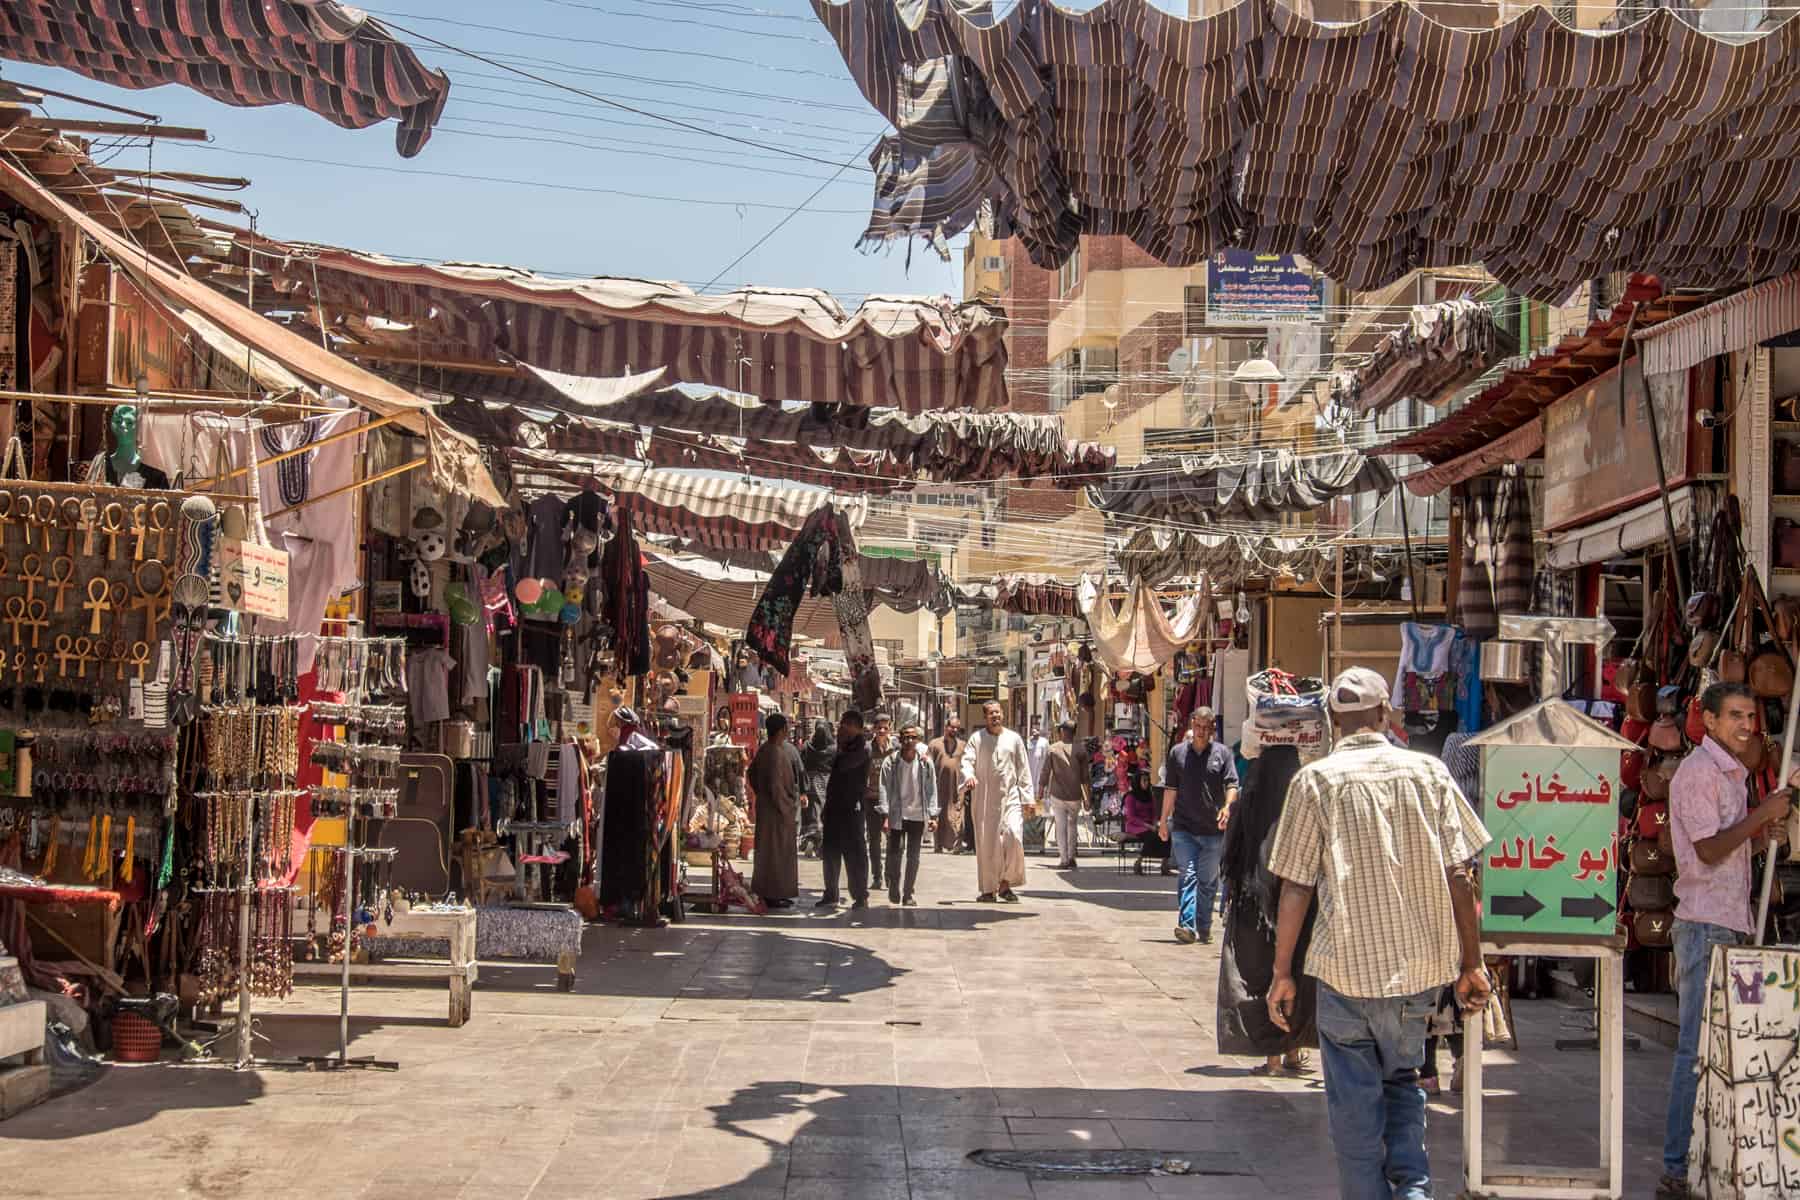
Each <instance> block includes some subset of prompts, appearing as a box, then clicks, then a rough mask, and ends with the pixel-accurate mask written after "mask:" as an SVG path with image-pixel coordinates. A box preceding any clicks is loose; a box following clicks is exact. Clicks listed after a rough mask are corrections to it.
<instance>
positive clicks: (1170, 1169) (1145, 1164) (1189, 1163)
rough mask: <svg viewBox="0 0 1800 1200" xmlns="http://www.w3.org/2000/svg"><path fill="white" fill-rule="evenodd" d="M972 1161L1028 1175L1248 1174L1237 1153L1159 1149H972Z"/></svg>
mask: <svg viewBox="0 0 1800 1200" xmlns="http://www.w3.org/2000/svg"><path fill="white" fill-rule="evenodd" d="M969 1161H970V1162H975V1163H980V1164H981V1165H982V1166H984V1167H992V1168H994V1169H995V1170H997V1171H1023V1172H1025V1173H1026V1174H1028V1175H1051V1176H1055V1175H1248V1174H1249V1173H1250V1172H1249V1170H1248V1168H1246V1167H1245V1166H1244V1165H1243V1164H1242V1163H1241V1162H1240V1161H1239V1160H1238V1158H1237V1156H1236V1155H1234V1154H1170V1153H1165V1152H1162V1151H1157V1150H973V1151H971V1152H970V1153H969Z"/></svg>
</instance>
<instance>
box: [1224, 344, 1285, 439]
mask: <svg viewBox="0 0 1800 1200" xmlns="http://www.w3.org/2000/svg"><path fill="white" fill-rule="evenodd" d="M1231 381H1232V382H1233V383H1236V384H1239V385H1241V386H1242V387H1243V389H1244V394H1245V395H1246V396H1248V397H1249V400H1250V420H1249V422H1248V424H1249V426H1250V441H1251V443H1252V444H1256V443H1259V442H1261V441H1262V413H1263V407H1264V405H1265V404H1266V403H1267V402H1268V401H1269V400H1271V399H1273V398H1274V397H1275V396H1276V395H1277V394H1278V393H1276V392H1275V391H1274V389H1275V388H1278V387H1279V386H1280V385H1282V384H1284V383H1286V382H1287V376H1286V375H1283V374H1282V373H1281V368H1280V367H1278V366H1276V365H1275V364H1274V363H1272V362H1270V361H1269V358H1268V354H1267V344H1266V343H1265V345H1264V348H1263V349H1261V350H1258V351H1257V352H1256V355H1255V357H1253V358H1247V359H1245V360H1244V363H1243V365H1242V366H1240V367H1238V369H1237V370H1235V371H1233V372H1232V373H1231Z"/></svg>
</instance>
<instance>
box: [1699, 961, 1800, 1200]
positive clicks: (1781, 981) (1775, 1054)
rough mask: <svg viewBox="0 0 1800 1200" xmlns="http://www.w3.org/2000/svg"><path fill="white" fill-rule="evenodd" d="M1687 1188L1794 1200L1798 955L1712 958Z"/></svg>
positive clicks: (1711, 1194)
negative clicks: (1791, 1199) (1792, 1199)
mask: <svg viewBox="0 0 1800 1200" xmlns="http://www.w3.org/2000/svg"><path fill="white" fill-rule="evenodd" d="M1706 990H1707V1002H1706V1024H1705V1027H1704V1028H1703V1029H1702V1030H1701V1036H1700V1092H1699V1096H1698V1099H1697V1102H1696V1103H1695V1105H1694V1138H1693V1143H1692V1148H1691V1149H1690V1150H1689V1152H1688V1185H1689V1187H1690V1188H1692V1189H1693V1192H1694V1194H1695V1195H1696V1196H1702V1197H1705V1198H1706V1200H1727V1198H1728V1197H1729V1198H1730V1200H1778V1198H1791V1197H1795V1196H1800V952H1797V951H1794V950H1782V949H1776V948H1773V947H1759V948H1752V947H1738V946H1732V947H1725V946H1720V947H1718V948H1716V949H1715V950H1714V951H1713V959H1712V969H1711V971H1710V973H1709V974H1708V976H1707V988H1706Z"/></svg>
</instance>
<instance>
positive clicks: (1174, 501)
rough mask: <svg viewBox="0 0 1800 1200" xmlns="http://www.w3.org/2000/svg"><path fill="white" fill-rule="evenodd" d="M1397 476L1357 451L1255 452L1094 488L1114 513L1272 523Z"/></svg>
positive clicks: (1151, 469)
mask: <svg viewBox="0 0 1800 1200" xmlns="http://www.w3.org/2000/svg"><path fill="white" fill-rule="evenodd" d="M1393 486H1394V476H1393V472H1391V471H1389V470H1388V468H1387V465H1386V464H1385V463H1383V462H1381V461H1380V460H1379V459H1374V458H1368V457H1366V456H1365V455H1363V454H1362V453H1361V452H1360V451H1357V450H1336V451H1331V452H1329V453H1325V454H1308V455H1298V454H1295V453H1294V452H1293V451H1291V450H1265V449H1257V450H1252V451H1250V452H1249V453H1248V454H1247V455H1244V456H1241V457H1240V456H1238V455H1232V456H1229V457H1225V456H1219V455H1207V456H1198V455H1192V456H1190V455H1184V456H1182V457H1181V458H1180V459H1178V460H1177V459H1170V460H1156V461H1152V462H1148V463H1145V464H1144V465H1142V466H1139V467H1134V468H1132V469H1130V470H1128V471H1119V472H1115V473H1114V474H1113V475H1111V476H1109V477H1108V478H1107V480H1106V482H1104V483H1102V484H1099V485H1097V486H1094V487H1090V488H1089V489H1088V500H1089V502H1090V503H1092V504H1093V506H1094V507H1095V508H1097V509H1099V510H1100V511H1101V512H1104V513H1106V514H1107V515H1108V516H1115V517H1137V518H1166V519H1172V520H1173V519H1179V520H1184V521H1198V522H1205V521H1214V520H1223V519H1227V518H1230V519H1247V520H1272V519H1274V518H1278V517H1280V516H1282V515H1284V514H1287V513H1303V512H1311V511H1313V510H1314V509H1316V508H1318V507H1319V506H1320V505H1322V504H1324V503H1326V502H1327V501H1330V500H1334V499H1336V498H1337V497H1339V496H1346V495H1350V494H1352V493H1355V492H1369V491H1379V492H1382V493H1386V492H1387V491H1388V490H1389V489H1391V488H1392V487H1393Z"/></svg>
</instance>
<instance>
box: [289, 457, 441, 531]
mask: <svg viewBox="0 0 1800 1200" xmlns="http://www.w3.org/2000/svg"><path fill="white" fill-rule="evenodd" d="M430 461H431V460H430V459H429V458H415V459H413V460H412V461H411V462H409V463H401V464H400V465H399V466H397V467H389V468H388V469H387V470H385V471H383V472H381V474H379V475H371V476H369V477H368V478H367V479H358V480H355V481H354V482H351V483H346V484H345V485H344V486H343V487H337V488H332V489H331V490H330V491H329V492H325V493H323V494H322V495H318V496H308V497H307V498H306V499H304V500H302V501H301V502H300V503H298V504H290V505H288V506H287V507H286V508H284V509H281V510H280V511H279V512H272V513H270V514H269V515H268V516H266V517H264V518H263V520H265V521H273V520H275V519H276V518H277V517H285V516H287V515H288V514H289V513H296V512H299V511H300V510H301V509H303V508H310V507H311V506H312V505H314V504H318V503H319V502H321V501H324V500H330V499H332V498H333V497H335V496H341V495H343V494H344V493H345V492H356V491H361V490H362V489H363V488H366V487H368V486H369V485H370V484H374V483H380V482H381V481H382V480H384V479H392V478H393V477H394V476H396V475H404V474H406V472H408V471H416V470H418V469H419V468H420V467H422V466H424V465H425V464H426V463H428V462H430Z"/></svg>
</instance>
